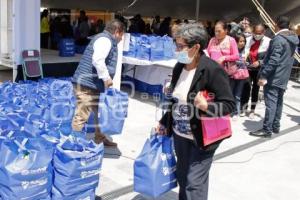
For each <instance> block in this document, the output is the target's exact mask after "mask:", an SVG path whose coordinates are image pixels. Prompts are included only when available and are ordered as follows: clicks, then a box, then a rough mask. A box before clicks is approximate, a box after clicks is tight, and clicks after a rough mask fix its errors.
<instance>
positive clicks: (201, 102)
mask: <svg viewBox="0 0 300 200" xmlns="http://www.w3.org/2000/svg"><path fill="white" fill-rule="evenodd" d="M194 105H195V106H196V107H197V108H198V109H200V110H202V111H204V112H206V111H207V109H208V102H207V100H206V98H205V97H204V96H203V94H202V92H198V94H197V96H196V97H195V100H194Z"/></svg>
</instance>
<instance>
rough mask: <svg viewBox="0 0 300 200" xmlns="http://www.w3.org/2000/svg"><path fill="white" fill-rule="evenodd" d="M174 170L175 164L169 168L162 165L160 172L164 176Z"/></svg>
mask: <svg viewBox="0 0 300 200" xmlns="http://www.w3.org/2000/svg"><path fill="white" fill-rule="evenodd" d="M175 171H176V166H175V167H172V168H169V167H163V168H162V173H163V175H164V176H168V175H170V174H173V173H174V172H175Z"/></svg>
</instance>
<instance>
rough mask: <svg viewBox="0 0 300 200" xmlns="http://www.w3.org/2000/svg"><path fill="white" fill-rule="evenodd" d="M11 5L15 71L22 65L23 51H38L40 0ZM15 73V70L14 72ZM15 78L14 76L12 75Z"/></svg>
mask: <svg viewBox="0 0 300 200" xmlns="http://www.w3.org/2000/svg"><path fill="white" fill-rule="evenodd" d="M12 1H13V2H14V4H13V11H14V13H13V32H14V33H13V50H12V52H13V58H14V65H15V69H16V67H17V66H18V65H21V64H22V57H21V53H22V51H23V50H27V49H36V50H39V51H40V20H41V19H40V18H41V17H40V7H41V0H26V1H24V0H12ZM14 72H15V70H14ZM14 76H15V74H14Z"/></svg>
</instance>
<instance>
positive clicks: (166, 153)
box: [134, 135, 177, 198]
mask: <svg viewBox="0 0 300 200" xmlns="http://www.w3.org/2000/svg"><path fill="white" fill-rule="evenodd" d="M175 187H177V179H176V160H175V155H174V151H173V143H172V139H171V138H169V137H165V136H156V135H154V136H151V138H150V139H148V140H147V141H146V143H145V145H144V148H143V150H142V152H141V154H140V155H139V156H138V158H137V159H136V160H135V162H134V191H135V192H138V193H141V194H144V195H146V196H149V197H152V198H157V197H159V196H161V195H162V194H164V193H166V192H168V191H170V190H172V189H173V188H175Z"/></svg>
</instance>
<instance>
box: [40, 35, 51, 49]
mask: <svg viewBox="0 0 300 200" xmlns="http://www.w3.org/2000/svg"><path fill="white" fill-rule="evenodd" d="M49 36H50V33H41V48H43V49H48V47H49V46H48V42H49Z"/></svg>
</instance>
